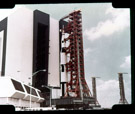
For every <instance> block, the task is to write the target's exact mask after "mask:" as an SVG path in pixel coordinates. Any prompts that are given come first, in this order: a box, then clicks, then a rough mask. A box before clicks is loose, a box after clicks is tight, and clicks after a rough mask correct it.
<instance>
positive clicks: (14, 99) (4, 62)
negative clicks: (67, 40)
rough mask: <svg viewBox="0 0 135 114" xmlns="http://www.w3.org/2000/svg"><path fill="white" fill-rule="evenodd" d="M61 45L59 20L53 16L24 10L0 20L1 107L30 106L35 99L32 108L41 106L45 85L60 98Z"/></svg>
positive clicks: (54, 96) (37, 11) (53, 96)
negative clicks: (6, 105)
mask: <svg viewBox="0 0 135 114" xmlns="http://www.w3.org/2000/svg"><path fill="white" fill-rule="evenodd" d="M59 45H60V41H59V21H57V20H55V19H53V18H51V17H50V15H49V14H46V13H44V12H41V11H39V10H34V11H32V10H30V9H27V8H20V9H18V10H17V11H16V12H14V13H13V14H11V15H10V16H8V17H7V18H5V19H3V20H2V21H0V91H1V92H0V104H13V105H14V106H16V107H18V106H19V107H29V106H30V96H31V103H32V104H31V106H32V107H39V106H40V103H41V102H43V101H44V98H43V96H41V95H40V93H41V92H42V90H43V86H51V87H53V88H54V89H53V91H52V93H53V94H52V98H59V97H60V96H61V92H60V91H61V90H60V80H61V79H60V46H59ZM43 69H44V70H46V72H39V73H37V74H36V75H34V76H33V73H35V72H37V71H39V70H43ZM29 84H31V85H32V86H33V87H32V86H29ZM18 86H20V88H21V89H20V88H19V89H17V87H18ZM30 88H33V89H32V90H33V92H34V91H35V92H34V93H35V94H36V95H34V93H33V94H30V92H29V91H30ZM27 89H28V91H27ZM9 90H10V91H9ZM40 90H41V91H40Z"/></svg>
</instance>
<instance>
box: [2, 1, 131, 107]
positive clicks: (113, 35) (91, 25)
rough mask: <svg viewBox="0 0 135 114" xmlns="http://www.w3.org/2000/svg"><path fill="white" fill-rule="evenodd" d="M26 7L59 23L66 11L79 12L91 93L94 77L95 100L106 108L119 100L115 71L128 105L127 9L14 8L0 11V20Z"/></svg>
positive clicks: (98, 5)
mask: <svg viewBox="0 0 135 114" xmlns="http://www.w3.org/2000/svg"><path fill="white" fill-rule="evenodd" d="M21 7H26V8H29V9H32V10H35V9H38V10H40V11H43V12H46V13H48V14H50V16H51V17H53V18H55V19H57V20H59V19H61V18H62V17H63V16H65V15H67V14H69V13H70V12H72V11H74V10H77V9H81V10H82V24H83V25H82V29H83V43H84V65H85V78H86V81H87V84H88V86H89V88H90V91H91V92H92V82H91V81H92V80H91V77H93V76H96V77H100V78H97V81H96V85H97V99H98V101H99V103H100V104H101V106H102V107H105V108H110V107H112V106H113V105H114V104H118V103H119V100H120V94H119V82H118V72H127V73H128V74H124V75H123V77H124V84H125V96H126V99H127V101H128V102H129V103H131V59H130V58H131V53H130V52H131V50H130V10H129V9H128V8H127V9H126V8H125V9H124V8H122V9H120V8H119V9H115V8H113V7H112V4H111V3H84V4H82V3H79V4H38V5H26V4H25V5H16V6H15V8H14V9H12V10H11V9H0V20H2V19H3V18H5V17H6V16H8V15H10V14H12V13H13V12H14V11H15V10H17V9H19V8H21Z"/></svg>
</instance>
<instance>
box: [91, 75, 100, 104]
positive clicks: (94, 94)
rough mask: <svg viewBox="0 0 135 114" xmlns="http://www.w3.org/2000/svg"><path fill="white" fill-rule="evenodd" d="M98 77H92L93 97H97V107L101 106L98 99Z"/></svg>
mask: <svg viewBox="0 0 135 114" xmlns="http://www.w3.org/2000/svg"><path fill="white" fill-rule="evenodd" d="M96 78H100V77H92V90H93V97H94V98H95V106H96V107H101V106H100V104H99V102H98V100H97V90H96Z"/></svg>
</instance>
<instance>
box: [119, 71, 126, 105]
mask: <svg viewBox="0 0 135 114" xmlns="http://www.w3.org/2000/svg"><path fill="white" fill-rule="evenodd" d="M123 74H127V73H118V77H119V88H120V101H119V103H120V104H128V102H127V100H126V98H125V91H124V81H123Z"/></svg>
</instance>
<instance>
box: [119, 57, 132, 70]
mask: <svg viewBox="0 0 135 114" xmlns="http://www.w3.org/2000/svg"><path fill="white" fill-rule="evenodd" d="M130 58H131V56H130V55H129V56H127V57H125V58H124V63H122V64H121V65H120V67H121V68H130V67H131V59H130Z"/></svg>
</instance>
